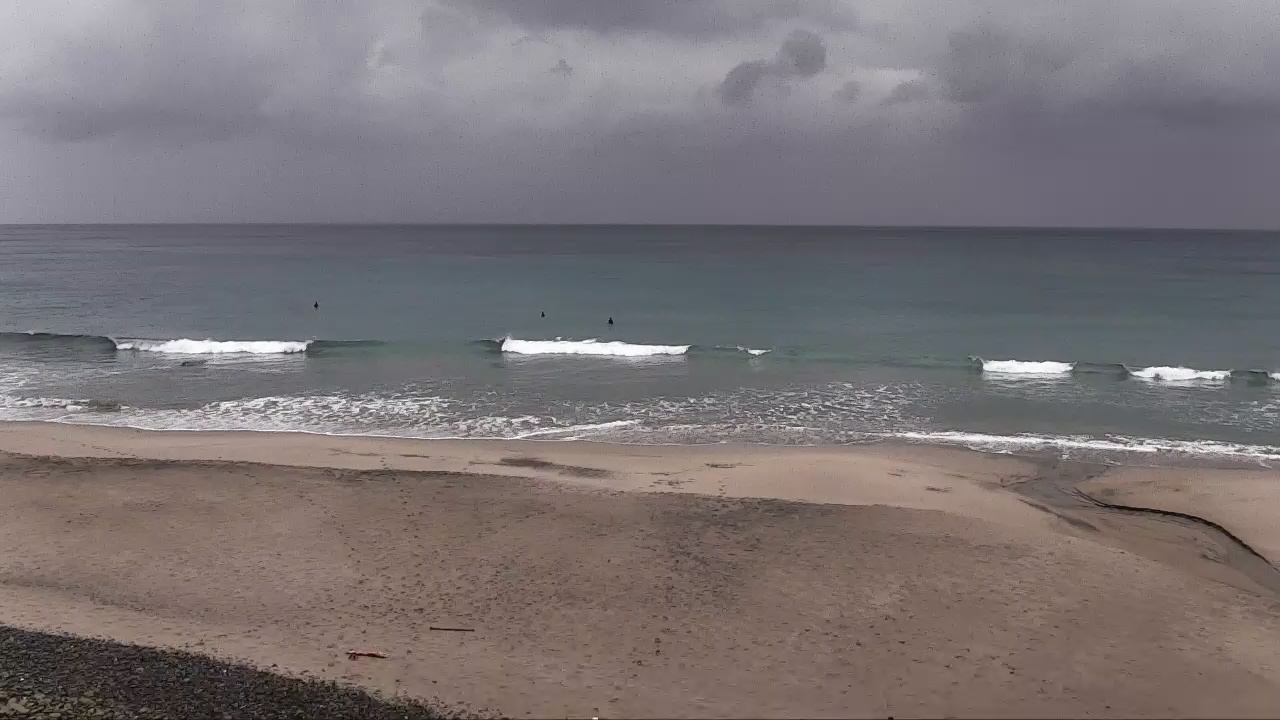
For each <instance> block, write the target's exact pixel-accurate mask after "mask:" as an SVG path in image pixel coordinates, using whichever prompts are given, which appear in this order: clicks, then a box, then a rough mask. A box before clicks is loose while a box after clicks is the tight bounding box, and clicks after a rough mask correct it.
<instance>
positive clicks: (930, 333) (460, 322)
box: [0, 225, 1280, 462]
mask: <svg viewBox="0 0 1280 720" xmlns="http://www.w3.org/2000/svg"><path fill="white" fill-rule="evenodd" d="M316 302H318V303H319V305H320V306H319V308H318V309H317V308H314V307H313V303H316ZM542 313H545V314H546V317H545V318H544V317H542ZM611 317H612V318H613V320H614V325H613V326H612V327H610V326H609V325H608V320H609V318H611ZM0 331H2V332H0V420H55V421H63V422H76V423H93V424H103V425H121V426H131V427H142V428H156V429H186V430H205V429H208V430H213V429H236V430H300V431H307V432H319V433H338V434H359V435H388V436H406V437H422V438H442V437H480V438H539V439H547V440H553V439H554V440H563V439H591V440H610V441H622V442H636V443H679V444H687V443H713V442H725V441H729V442H753V443H777V444H814V445H822V444H837V443H850V442H866V441H875V440H881V439H885V438H898V439H907V440H913V441H922V442H945V443H959V444H964V445H968V446H972V447H979V448H984V449H991V450H1019V449H1030V448H1047V449H1057V450H1060V451H1061V452H1063V453H1065V454H1068V455H1073V456H1077V455H1099V454H1101V455H1108V454H1116V453H1121V454H1134V453H1137V454H1146V455H1150V454H1153V453H1162V454H1175V455H1210V456H1229V457H1236V458H1240V459H1248V460H1250V461H1254V460H1256V461H1260V462H1270V461H1275V460H1280V233H1256V232H1255V233H1242V232H1217V231H1158V230H1144V231H1131V230H1130V231H1114V230H1017V229H903V228H878V229H877V228H866V229H859V228H798V227H659V226H652V227H582V226H578V227H478V226H473V227H427V226H328V225H313V226H308V225H294V226H284V225H267V226H254V225H222V226H181V225H169V226H9V227H0ZM41 333H43V334H41ZM171 341H184V342H171ZM232 341H237V342H239V343H241V344H235V343H233V342H232ZM539 341H541V342H539ZM245 343H247V344H245ZM1002 361H1016V362H1002Z"/></svg>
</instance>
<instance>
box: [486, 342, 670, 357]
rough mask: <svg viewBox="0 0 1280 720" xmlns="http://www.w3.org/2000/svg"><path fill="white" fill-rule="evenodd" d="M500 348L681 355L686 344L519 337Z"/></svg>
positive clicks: (532, 351)
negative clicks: (524, 338) (642, 343)
mask: <svg viewBox="0 0 1280 720" xmlns="http://www.w3.org/2000/svg"><path fill="white" fill-rule="evenodd" d="M500 347H501V350H502V352H505V353H514V354H517V355H602V356H613V357H652V356H655V355H684V354H685V353H687V352H689V346H688V345H636V344H632V343H626V342H622V341H621V340H611V341H609V342H600V341H599V340H596V339H594V338H592V339H590V340H518V339H516V338H510V337H509V338H504V339H503V340H502V345H501V346H500Z"/></svg>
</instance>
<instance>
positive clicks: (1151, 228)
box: [0, 221, 1280, 233]
mask: <svg viewBox="0 0 1280 720" xmlns="http://www.w3.org/2000/svg"><path fill="white" fill-rule="evenodd" d="M251 226H257V227H263V226H276V227H426V228H556V227H559V228H744V229H746V228H765V229H768V228H777V229H794V228H805V229H814V230H1059V231H1112V232H1114V231H1125V232H1256V233H1272V232H1280V228H1267V227H1209V226H1199V227H1191V226H1183V227H1179V226H1160V225H1114V226H1107V225H943V224H933V225H908V224H889V225H884V224H825V223H718V222H695V223H669V222H652V223H648V222H646V223H636V222H557V223H531V222H392V221H334V222H326V221H270V222H246V221H217V222H190V221H161V222H49V223H40V222H18V223H0V228H10V227H13V228H18V227H251Z"/></svg>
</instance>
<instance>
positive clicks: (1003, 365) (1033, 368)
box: [982, 360, 1075, 377]
mask: <svg viewBox="0 0 1280 720" xmlns="http://www.w3.org/2000/svg"><path fill="white" fill-rule="evenodd" d="M1073 368H1075V364H1074V363H1065V362H1054V361H1052V360H1030V361H1028V360H983V361H982V372H985V373H992V374H996V375H1036V376H1040V377H1044V376H1048V375H1066V374H1068V373H1070V372H1071V370H1072V369H1073Z"/></svg>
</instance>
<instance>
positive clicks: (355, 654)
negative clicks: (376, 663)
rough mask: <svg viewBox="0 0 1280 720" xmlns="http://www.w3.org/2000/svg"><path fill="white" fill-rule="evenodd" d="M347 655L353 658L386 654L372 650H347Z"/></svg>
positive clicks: (383, 656) (375, 656) (376, 656)
mask: <svg viewBox="0 0 1280 720" xmlns="http://www.w3.org/2000/svg"><path fill="white" fill-rule="evenodd" d="M347 657H349V658H351V659H352V660H355V659H356V658H358V657H372V658H385V657H386V655H383V654H382V653H380V652H374V651H373V650H348V651H347Z"/></svg>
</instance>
